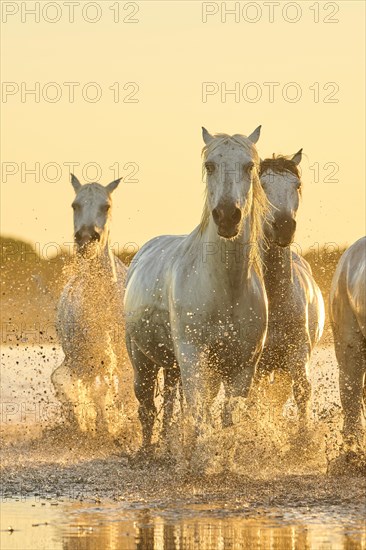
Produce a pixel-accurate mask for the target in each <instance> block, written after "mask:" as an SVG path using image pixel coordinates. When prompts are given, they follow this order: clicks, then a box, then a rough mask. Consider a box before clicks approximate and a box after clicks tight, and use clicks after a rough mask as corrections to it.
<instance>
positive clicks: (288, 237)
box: [272, 215, 296, 247]
mask: <svg viewBox="0 0 366 550" xmlns="http://www.w3.org/2000/svg"><path fill="white" fill-rule="evenodd" d="M272 230H273V236H274V238H273V240H274V242H275V243H276V244H277V245H278V246H282V247H286V246H289V245H290V244H291V243H293V241H294V238H295V232H296V220H295V219H294V218H293V217H292V216H287V215H286V216H284V215H283V216H276V217H275V220H274V222H273V224H272Z"/></svg>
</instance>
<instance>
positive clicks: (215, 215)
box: [212, 208, 220, 223]
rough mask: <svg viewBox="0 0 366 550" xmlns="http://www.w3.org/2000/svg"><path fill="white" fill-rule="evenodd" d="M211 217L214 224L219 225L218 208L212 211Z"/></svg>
mask: <svg viewBox="0 0 366 550" xmlns="http://www.w3.org/2000/svg"><path fill="white" fill-rule="evenodd" d="M212 217H213V220H214V222H215V223H219V221H220V213H219V210H218V208H214V209H213V210H212Z"/></svg>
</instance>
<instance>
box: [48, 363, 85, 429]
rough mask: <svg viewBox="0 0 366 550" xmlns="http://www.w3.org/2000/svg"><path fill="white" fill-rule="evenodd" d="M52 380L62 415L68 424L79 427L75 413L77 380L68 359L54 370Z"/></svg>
mask: <svg viewBox="0 0 366 550" xmlns="http://www.w3.org/2000/svg"><path fill="white" fill-rule="evenodd" d="M51 382H52V385H53V387H54V390H55V395H56V398H57V399H58V400H59V401H60V403H61V413H62V417H63V418H65V419H66V421H67V423H68V424H70V425H72V426H74V427H78V421H77V418H76V415H75V406H76V405H77V389H76V383H77V380H76V379H75V377H74V375H73V373H72V370H71V369H70V367H69V363H68V361H66V359H65V360H64V362H63V363H62V364H61V365H60V366H59V367H57V369H55V370H54V371H53V373H52V375H51ZM73 394H74V395H73Z"/></svg>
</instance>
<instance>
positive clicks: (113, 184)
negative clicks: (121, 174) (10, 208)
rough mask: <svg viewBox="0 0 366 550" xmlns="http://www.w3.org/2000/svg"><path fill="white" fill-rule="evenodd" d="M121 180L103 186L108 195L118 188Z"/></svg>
mask: <svg viewBox="0 0 366 550" xmlns="http://www.w3.org/2000/svg"><path fill="white" fill-rule="evenodd" d="M121 180H122V178H119V179H118V180H114V181H111V183H108V185H106V186H105V188H106V189H107V191H108V193H109V194H111V193H112V191H114V190H115V189H116V188H117V187H118V185H119V182H120V181H121Z"/></svg>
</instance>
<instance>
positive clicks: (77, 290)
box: [52, 175, 126, 429]
mask: <svg viewBox="0 0 366 550" xmlns="http://www.w3.org/2000/svg"><path fill="white" fill-rule="evenodd" d="M119 182H120V179H119V180H116V181H113V182H111V183H110V184H109V185H107V186H106V187H104V186H103V185H100V184H99V183H88V184H85V185H81V183H80V182H79V180H78V179H77V178H76V177H75V176H74V175H71V183H72V185H73V188H74V190H75V193H76V196H75V199H74V201H73V203H72V207H73V210H74V240H75V243H76V247H77V254H76V257H75V262H74V266H73V274H72V276H71V278H70V280H69V281H68V283H67V284H66V286H65V288H64V290H63V292H62V295H61V298H60V301H59V304H58V309H57V320H56V327H57V333H58V336H59V339H60V342H61V345H62V349H63V351H64V354H65V359H64V361H63V363H62V365H61V366H59V367H58V368H57V369H56V370H55V371H54V372H53V374H52V383H53V386H54V388H55V391H56V396H57V397H58V399H59V400H60V401H61V403H62V404H63V406H64V408H65V409H68V410H69V411H68V414H69V415H70V416H69V419H70V420H71V421H72V422H75V423H77V422H78V423H79V424H80V419H79V420H78V419H77V418H76V416H75V414H74V412H73V408H74V407H75V406H77V405H78V399H79V398H80V392H79V390H80V384H82V385H83V386H84V389H86V391H87V393H88V394H89V395H88V398H90V399H91V403H92V405H94V406H95V408H96V411H95V414H96V426H97V428H99V429H104V428H105V427H106V418H107V416H106V399H107V394H108V393H110V394H111V396H112V397H113V401H114V402H115V406H116V407H117V408H118V407H120V406H121V405H122V403H121V391H122V388H121V374H122V373H121V365H122V361H123V358H122V351H123V349H124V338H123V334H122V331H123V326H124V318H123V297H124V284H125V275H126V268H125V266H124V265H123V264H122V262H121V261H120V260H119V259H118V258H117V257H116V256H114V254H113V252H112V250H111V249H110V247H109V227H110V220H111V206H112V199H111V194H112V192H113V191H114V190H115V189H116V187H117V186H118V184H119ZM85 412H86V411H84V413H85Z"/></svg>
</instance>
